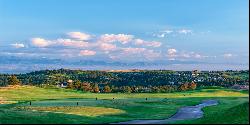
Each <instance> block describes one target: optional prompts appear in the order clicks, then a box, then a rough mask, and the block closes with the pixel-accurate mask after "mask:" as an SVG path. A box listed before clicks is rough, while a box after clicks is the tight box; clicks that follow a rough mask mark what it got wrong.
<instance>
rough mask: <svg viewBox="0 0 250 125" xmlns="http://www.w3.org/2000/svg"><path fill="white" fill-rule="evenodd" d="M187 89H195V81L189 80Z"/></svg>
mask: <svg viewBox="0 0 250 125" xmlns="http://www.w3.org/2000/svg"><path fill="white" fill-rule="evenodd" d="M189 89H191V90H195V89H196V83H194V82H191V83H190V84H189Z"/></svg>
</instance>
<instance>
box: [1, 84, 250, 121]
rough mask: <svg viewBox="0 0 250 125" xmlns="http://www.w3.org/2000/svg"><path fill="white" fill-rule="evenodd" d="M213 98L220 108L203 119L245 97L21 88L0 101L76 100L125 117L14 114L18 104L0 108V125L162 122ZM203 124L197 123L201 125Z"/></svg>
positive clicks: (69, 102)
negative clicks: (188, 106)
mask: <svg viewBox="0 0 250 125" xmlns="http://www.w3.org/2000/svg"><path fill="white" fill-rule="evenodd" d="M184 95H185V96H184ZM213 96H215V97H216V99H218V100H220V102H221V104H223V105H221V104H220V105H218V106H219V107H217V106H215V107H208V108H212V110H211V109H207V108H206V109H205V112H206V114H207V116H205V117H210V116H213V115H214V114H213V112H215V111H217V110H218V109H220V110H218V111H221V110H227V109H230V108H232V107H234V106H236V104H237V105H239V104H243V103H245V102H248V93H241V92H237V91H229V90H224V89H205V90H197V91H190V92H181V93H165V94H163V93H161V94H147V93H144V94H93V93H82V92H77V91H73V90H64V89H42V88H37V87H32V86H23V87H21V88H15V89H8V90H7V89H0V97H3V98H4V99H5V100H18V101H27V100H46V99H62V100H61V102H64V103H63V104H61V103H59V102H60V100H58V101H57V100H52V101H54V103H51V100H48V101H47V102H46V101H41V102H37V103H36V102H34V103H33V104H34V105H36V106H51V105H52V106H58V105H59V106H60V105H65V104H66V102H67V105H72V104H75V102H76V101H79V99H76V98H83V99H82V101H83V102H84V103H80V105H81V104H82V105H84V106H93V107H106V108H114V109H120V110H122V111H125V112H126V113H125V114H117V115H101V116H96V117H87V116H79V115H69V114H58V113H51V112H32V111H28V110H14V107H16V106H20V105H27V103H18V104H9V105H0V123H110V122H118V121H127V120H133V119H163V118H167V117H170V116H171V115H172V114H174V113H175V112H176V111H177V109H178V108H180V107H183V106H187V105H195V104H198V103H200V101H201V100H204V99H208V98H211V97H213ZM95 97H98V100H97V101H96V100H95V99H94V98H95ZM113 97H114V98H115V100H112V98H113ZM145 97H147V98H148V100H147V101H146V100H145ZM197 97H198V98H197ZM67 98H75V99H67ZM84 98H85V99H84ZM86 98H89V99H86ZM91 98H92V99H91ZM118 98H119V99H118ZM166 98H167V99H166ZM213 98H214V97H213ZM99 99H100V100H99ZM80 100H81V99H80ZM210 110H211V111H210ZM211 113H212V114H211ZM247 113H248V112H247ZM228 114H232V113H228ZM243 116H247V115H243ZM210 119H212V118H210ZM205 121H209V119H207V120H206V119H205ZM205 121H203V122H200V123H204V122H205ZM245 121H246V119H245ZM247 121H248V119H247ZM188 122H195V121H188ZM188 122H187V123H188ZM209 122H211V121H209ZM209 122H208V123H209Z"/></svg>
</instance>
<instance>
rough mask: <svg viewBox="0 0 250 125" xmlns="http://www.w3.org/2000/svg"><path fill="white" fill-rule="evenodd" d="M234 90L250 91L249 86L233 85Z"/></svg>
mask: <svg viewBox="0 0 250 125" xmlns="http://www.w3.org/2000/svg"><path fill="white" fill-rule="evenodd" d="M231 88H232V89H240V90H249V86H248V85H237V84H235V85H233V86H232V87H231Z"/></svg>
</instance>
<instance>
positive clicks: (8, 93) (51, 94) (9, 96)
mask: <svg viewBox="0 0 250 125" xmlns="http://www.w3.org/2000/svg"><path fill="white" fill-rule="evenodd" d="M248 96H249V94H248V93H242V92H237V91H228V89H214V90H212V89H202V90H195V91H186V92H175V93H130V94H128V93H109V94H105V93H83V92H81V91H76V90H69V89H62V88H56V89H45V88H39V87H35V86H20V87H17V88H13V89H4V88H1V89H0V97H2V98H4V99H5V100H17V101H22V100H25V101H27V100H44V99H65V98H98V99H112V98H116V99H126V98H183V97H248Z"/></svg>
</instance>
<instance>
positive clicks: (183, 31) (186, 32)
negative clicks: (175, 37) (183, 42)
mask: <svg viewBox="0 0 250 125" xmlns="http://www.w3.org/2000/svg"><path fill="white" fill-rule="evenodd" d="M177 32H178V33H180V34H191V33H193V31H192V30H189V29H181V30H179V31H177Z"/></svg>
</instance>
